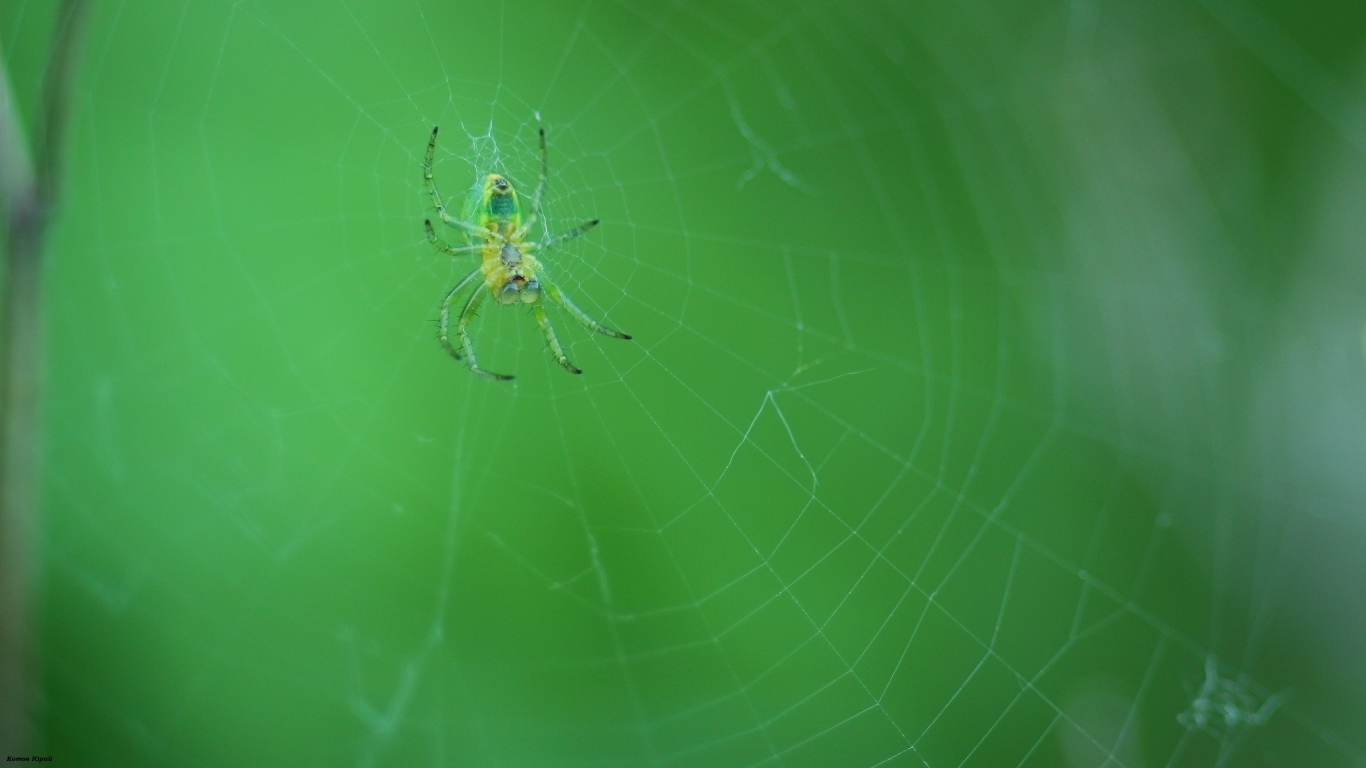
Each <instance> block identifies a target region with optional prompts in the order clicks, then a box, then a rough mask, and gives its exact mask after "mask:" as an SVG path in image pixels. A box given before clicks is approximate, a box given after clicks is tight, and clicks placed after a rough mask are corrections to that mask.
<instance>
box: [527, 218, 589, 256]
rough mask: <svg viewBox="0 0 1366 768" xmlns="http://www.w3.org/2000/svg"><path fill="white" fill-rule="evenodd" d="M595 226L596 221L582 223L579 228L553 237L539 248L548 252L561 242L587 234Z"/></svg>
mask: <svg viewBox="0 0 1366 768" xmlns="http://www.w3.org/2000/svg"><path fill="white" fill-rule="evenodd" d="M597 225H598V220H597V219H593V220H592V221H585V222H584V223H582V224H580V225H579V226H577V227H575V228H573V229H571V230H569V231H568V232H565V233H564V234H562V235H555V236H554V237H552V238H550V242H548V243H546V244H545V245H543V246H541V247H540V248H541V250H543V251H548V250H550V249H551V248H554V247H555V246H557V245H559V244H560V243H563V242H564V241H566V240H573V239H574V238H576V237H578V236H579V235H582V234H583V233H585V232H587V231H588V230H590V229H592V228H593V227H596V226H597Z"/></svg>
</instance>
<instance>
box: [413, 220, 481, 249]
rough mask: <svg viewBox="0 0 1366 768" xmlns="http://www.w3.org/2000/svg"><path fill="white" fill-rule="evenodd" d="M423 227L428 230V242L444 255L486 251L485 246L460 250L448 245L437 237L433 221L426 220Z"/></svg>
mask: <svg viewBox="0 0 1366 768" xmlns="http://www.w3.org/2000/svg"><path fill="white" fill-rule="evenodd" d="M422 225H423V226H424V227H426V228H427V240H428V241H430V242H431V244H432V245H435V246H436V247H437V248H440V249H441V250H442V251H443V252H444V253H447V254H449V255H451V256H459V255H460V254H462V253H477V252H479V251H482V250H484V248H485V246H484V245H483V244H480V245H465V246H461V247H459V248H455V247H453V246H451V244H450V243H447V242H446V241H445V240H442V239H441V238H439V237H437V236H436V230H434V229H432V220H431V219H425V220H424V221H423V222H422Z"/></svg>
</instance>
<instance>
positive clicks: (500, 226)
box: [422, 127, 631, 381]
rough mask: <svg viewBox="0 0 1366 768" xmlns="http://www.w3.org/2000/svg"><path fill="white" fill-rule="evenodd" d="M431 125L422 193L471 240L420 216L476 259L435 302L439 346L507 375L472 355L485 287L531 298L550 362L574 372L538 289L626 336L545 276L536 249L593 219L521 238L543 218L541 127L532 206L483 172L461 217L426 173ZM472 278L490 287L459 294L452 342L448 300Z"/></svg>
mask: <svg viewBox="0 0 1366 768" xmlns="http://www.w3.org/2000/svg"><path fill="white" fill-rule="evenodd" d="M437 130H438V128H437V127H433V128H432V137H431V139H430V140H428V141H427V159H426V162H424V163H423V165H422V169H423V174H422V178H423V184H424V185H425V186H426V189H427V194H429V195H431V197H432V203H433V204H435V205H436V213H437V216H438V217H439V218H440V219H441V221H443V222H445V223H446V224H448V225H450V226H451V227H453V228H455V229H457V230H459V231H460V232H461V234H463V235H464V236H465V239H466V240H468V241H469V242H470V244H469V245H466V246H462V247H459V248H456V247H452V246H451V245H450V244H449V243H447V242H446V241H444V240H442V239H441V238H440V237H438V236H437V234H436V230H435V229H433V228H432V222H431V219H427V220H426V221H424V222H423V224H424V225H425V226H426V228H427V239H428V240H430V241H431V243H432V244H433V245H435V246H436V247H437V248H439V249H441V250H442V251H444V252H445V253H448V254H450V255H452V256H459V255H461V254H465V253H478V254H480V263H479V266H478V267H476V268H475V269H474V270H473V271H472V272H470V273H469V274H468V275H465V277H464V278H462V279H461V280H460V282H459V283H456V285H455V287H454V288H452V289H451V290H450V293H447V294H446V299H445V301H443V302H441V323H440V328H441V332H440V338H441V346H443V347H445V348H446V351H447V352H450V353H451V356H452V357H454V358H455V359H456V360H461V361H463V362H464V363H465V365H467V366H469V368H470V370H472V371H474V372H475V373H477V374H479V375H480V376H483V377H484V378H486V379H493V380H494V381H510V380H511V379H512V378H513V377H512V376H509V375H507V374H503V373H493V372H492V371H486V370H484V369H483V368H480V367H479V364H478V362H476V360H475V357H474V345H473V344H471V343H470V337H469V333H468V332H467V331H466V328H467V327H468V326H469V324H470V321H471V320H473V319H474V314H475V312H477V311H478V310H479V306H480V305H481V304H483V303H484V300H485V299H487V298H488V297H489V296H490V295H491V296H493V298H495V299H497V300H498V303H499V304H518V303H521V304H530V305H531V312H532V314H533V315H535V317H536V323H537V325H540V326H541V333H542V334H544V335H545V343H546V345H547V346H549V347H550V354H551V355H553V356H554V357H555V362H557V363H559V364H560V365H562V366H564V369H565V370H566V371H569V372H570V373H573V374H580V373H583V371H581V370H579V368H578V367H577V366H575V365H574V364H573V363H571V362H569V358H568V357H566V356H565V354H564V349H563V348H562V347H561V346H560V341H559V339H557V338H555V328H554V326H552V325H551V324H550V319H549V318H548V317H546V314H545V307H544V303H543V302H542V298H543V297H544V296H549V297H550V300H551V301H553V302H555V303H556V304H559V305H560V306H561V307H563V308H564V310H565V311H566V312H568V313H569V314H570V315H573V317H574V319H575V320H578V321H579V322H580V323H583V325H584V326H585V327H586V328H588V329H589V330H591V331H597V332H598V333H601V334H603V335H604V336H611V337H612V338H614V339H629V338H631V337H630V336H628V335H626V334H624V333H622V332H620V331H614V330H612V329H611V328H608V327H607V326H605V325H603V324H602V323H600V322H598V321H597V320H594V319H593V318H592V317H590V316H589V315H588V313H587V312H584V311H583V310H582V309H579V307H578V305H576V304H575V303H574V302H573V301H571V300H570V298H569V296H568V295H566V294H565V292H564V291H563V290H561V289H560V287H559V286H557V285H555V283H553V282H551V280H550V278H549V276H547V275H546V273H545V267H543V266H542V265H541V262H540V260H539V259H537V258H536V255H535V254H538V253H540V254H544V253H545V252H546V251H549V250H550V249H551V248H554V247H555V246H557V245H560V244H561V243H563V242H565V241H566V240H572V239H574V238H576V237H578V236H579V235H582V234H583V233H585V232H587V231H588V230H590V229H592V228H593V227H596V226H597V225H598V220H597V219H593V220H592V221H587V222H584V223H583V224H580V225H579V226H578V227H576V228H574V229H571V230H570V231H568V232H565V233H563V234H560V235H554V236H551V235H550V234H549V232H548V231H547V233H546V234H547V239H545V240H543V241H541V242H534V241H528V240H527V233H528V232H529V231H530V230H531V227H532V226H533V225H535V224H536V223H537V222H538V221H540V218H541V193H542V192H543V191H545V181H546V175H547V173H548V166H547V164H546V151H545V129H544V128H542V129H541V130H540V135H541V150H540V155H541V179H540V181H539V182H538V183H537V184H536V193H535V195H533V196H532V198H531V211H530V214H529V215H524V214H525V213H526V210H525V208H524V205H525V203H524V202H523V199H522V196H521V195H519V194H518V193H517V190H516V189H514V188H513V186H512V182H511V181H509V180H508V179H507V177H505V176H502V175H500V174H497V173H490V174H488V175H486V176H485V177H484V180H483V182H481V183H480V184H478V185H476V186H475V187H474V189H473V190H471V192H470V197H469V201H468V202H467V203H466V205H465V210H464V211H463V212H462V216H461V218H459V219H457V218H455V217H454V216H451V215H450V214H449V213H447V212H446V204H445V202H444V201H443V200H442V198H441V193H439V192H437V191H436V181H435V179H433V178H432V155H433V154H434V153H435V152H436V133H437ZM477 278H483V282H484V286H483V287H485V288H488V291H487V292H486V291H483V290H479V289H478V288H476V289H475V291H474V293H472V294H470V297H469V299H468V300H467V301H466V302H465V308H464V309H462V310H460V315H459V317H457V318H456V321H455V338H456V341H457V343H458V344H459V346H458V347H457V346H456V345H453V344H451V341H450V334H449V331H450V320H451V303H452V302H453V301H455V297H456V295H457V294H458V293H460V292H461V291H463V290H464V289H465V288H466V287H468V286H469V285H470V284H471V283H473V282H475V280H476V279H477Z"/></svg>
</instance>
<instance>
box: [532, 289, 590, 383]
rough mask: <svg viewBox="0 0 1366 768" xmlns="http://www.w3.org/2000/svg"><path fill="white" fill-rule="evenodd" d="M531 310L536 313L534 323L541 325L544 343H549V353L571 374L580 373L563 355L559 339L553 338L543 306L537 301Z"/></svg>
mask: <svg viewBox="0 0 1366 768" xmlns="http://www.w3.org/2000/svg"><path fill="white" fill-rule="evenodd" d="M531 311H532V312H533V313H534V314H535V315H536V324H537V325H539V326H541V333H543V334H545V343H546V344H548V345H550V354H552V355H554V356H555V362H557V363H559V364H560V365H562V366H564V369H565V370H566V371H569V372H570V373H572V374H575V375H577V374H580V373H583V371H581V370H579V368H578V366H576V365H574V364H573V363H571V362H569V358H567V357H565V355H564V348H563V347H561V346H560V340H559V339H557V338H555V327H554V326H553V325H551V324H550V318H548V317H546V316H545V307H543V306H541V304H540V302H537V303H536V304H535V305H533V306H532V308H531Z"/></svg>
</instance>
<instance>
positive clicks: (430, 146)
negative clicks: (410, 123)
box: [422, 125, 502, 239]
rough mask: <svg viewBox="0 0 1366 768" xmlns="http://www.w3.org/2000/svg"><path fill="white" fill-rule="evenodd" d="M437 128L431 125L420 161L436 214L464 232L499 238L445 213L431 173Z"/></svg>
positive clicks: (423, 182)
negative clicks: (430, 132)
mask: <svg viewBox="0 0 1366 768" xmlns="http://www.w3.org/2000/svg"><path fill="white" fill-rule="evenodd" d="M437 128H438V126H435V125H434V126H432V137H431V138H430V139H428V140H427V155H426V157H425V158H424V159H423V161H422V185H423V186H424V187H426V188H427V194H428V195H431V198H432V205H434V206H436V213H437V216H439V217H440V218H441V220H442V221H444V222H446V223H447V224H449V225H450V226H452V227H455V228H456V229H459V230H463V231H464V232H465V233H466V234H470V235H478V236H479V237H485V238H487V237H490V236H495V237H499V238H500V239H501V237H502V236H501V235H498V234H497V233H494V232H490V231H489V230H487V229H484V228H483V227H476V226H475V225H473V224H471V223H469V222H468V221H461V220H460V219H457V218H455V217H454V216H452V215H450V214H449V213H446V203H445V202H444V201H443V200H442V199H441V193H440V192H438V191H437V190H436V178H435V177H434V176H433V175H432V158H433V157H434V156H435V155H436V131H437Z"/></svg>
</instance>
